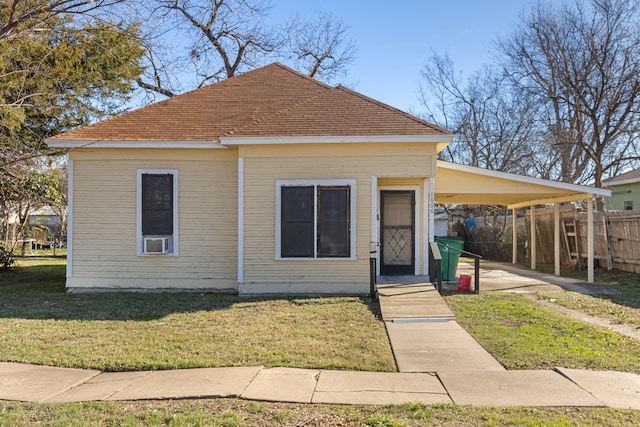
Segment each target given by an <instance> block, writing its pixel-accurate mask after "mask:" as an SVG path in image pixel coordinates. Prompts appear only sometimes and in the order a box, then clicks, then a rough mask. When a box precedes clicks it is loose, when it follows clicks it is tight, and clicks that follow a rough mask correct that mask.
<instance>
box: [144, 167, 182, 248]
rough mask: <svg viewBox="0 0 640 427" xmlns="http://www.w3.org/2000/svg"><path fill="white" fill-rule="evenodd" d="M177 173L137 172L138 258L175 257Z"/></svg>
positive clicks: (167, 171)
mask: <svg viewBox="0 0 640 427" xmlns="http://www.w3.org/2000/svg"><path fill="white" fill-rule="evenodd" d="M177 179H178V172H177V171H176V170H164V169H163V170H139V171H138V186H137V187H138V191H137V199H138V200H137V211H138V220H137V229H138V255H177V248H178V242H177V212H178V211H177Z"/></svg>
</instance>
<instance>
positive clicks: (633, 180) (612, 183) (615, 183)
mask: <svg viewBox="0 0 640 427" xmlns="http://www.w3.org/2000/svg"><path fill="white" fill-rule="evenodd" d="M638 182H640V177H637V178H627V179H621V180H618V181H610V182H603V183H602V184H604V186H605V187H616V186H618V185H626V184H636V183H638Z"/></svg>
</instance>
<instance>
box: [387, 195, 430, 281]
mask: <svg viewBox="0 0 640 427" xmlns="http://www.w3.org/2000/svg"><path fill="white" fill-rule="evenodd" d="M394 191H397V192H400V193H403V192H404V193H408V192H413V195H414V196H413V197H414V199H413V200H414V205H413V235H414V236H413V269H414V271H413V273H412V274H413V275H418V274H420V273H419V272H420V266H421V264H422V262H421V260H422V258H423V256H422V251H421V250H420V249H421V248H422V246H421V244H422V243H421V242H422V240H423V235H422V216H421V209H422V190H421V187H420V186H419V185H398V186H396V185H385V186H381V187H378V227H377V228H378V236H379V239H380V243H382V193H383V192H394ZM381 269H382V247H380V250H379V251H378V262H377V272H376V273H377V274H378V275H380V274H381Z"/></svg>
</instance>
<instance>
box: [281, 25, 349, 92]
mask: <svg viewBox="0 0 640 427" xmlns="http://www.w3.org/2000/svg"><path fill="white" fill-rule="evenodd" d="M348 30H349V27H348V26H347V25H346V24H345V23H344V22H343V21H342V20H341V19H339V18H337V17H335V16H333V15H331V14H324V13H323V14H320V15H319V17H318V20H317V21H301V20H300V19H299V18H298V17H297V16H296V17H294V19H293V20H292V21H291V23H290V25H289V27H288V28H287V31H286V39H287V48H288V50H289V52H290V53H289V55H290V57H291V58H292V59H293V61H294V62H295V63H296V64H297V65H298V66H299V68H300V69H302V70H304V71H305V72H306V73H307V75H308V76H309V77H313V78H317V79H319V80H327V81H330V80H332V79H334V78H336V77H339V76H344V75H345V74H346V72H347V67H348V66H349V65H350V64H351V63H352V62H353V60H354V59H355V57H356V54H357V48H356V45H355V43H354V41H353V40H351V39H346V35H347V31H348Z"/></svg>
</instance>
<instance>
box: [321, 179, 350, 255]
mask: <svg viewBox="0 0 640 427" xmlns="http://www.w3.org/2000/svg"><path fill="white" fill-rule="evenodd" d="M349 206H350V202H349V187H318V256H319V257H348V256H349V255H350V252H351V251H350V248H349V240H350V239H349V218H350V215H349Z"/></svg>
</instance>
